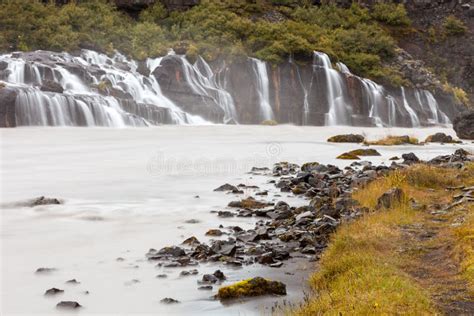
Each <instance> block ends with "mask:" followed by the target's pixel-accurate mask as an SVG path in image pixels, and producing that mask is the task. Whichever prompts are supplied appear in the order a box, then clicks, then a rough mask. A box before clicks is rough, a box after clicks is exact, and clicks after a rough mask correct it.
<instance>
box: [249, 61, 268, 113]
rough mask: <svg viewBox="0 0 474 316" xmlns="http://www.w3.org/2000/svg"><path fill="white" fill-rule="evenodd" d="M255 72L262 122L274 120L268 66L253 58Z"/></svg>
mask: <svg viewBox="0 0 474 316" xmlns="http://www.w3.org/2000/svg"><path fill="white" fill-rule="evenodd" d="M250 60H251V61H252V65H253V70H254V73H255V76H256V78H257V93H258V98H259V101H260V102H259V107H260V115H261V120H262V121H263V120H273V119H274V114H273V110H272V106H271V104H270V82H269V80H268V72H267V64H266V63H265V62H263V61H261V60H259V59H256V58H251V59H250Z"/></svg>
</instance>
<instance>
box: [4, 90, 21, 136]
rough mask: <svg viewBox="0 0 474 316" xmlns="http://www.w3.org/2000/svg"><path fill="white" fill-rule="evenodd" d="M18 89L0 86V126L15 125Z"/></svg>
mask: <svg viewBox="0 0 474 316" xmlns="http://www.w3.org/2000/svg"><path fill="white" fill-rule="evenodd" d="M17 96H18V91H17V90H16V89H10V88H8V87H6V88H2V87H0V105H1V106H0V127H16V105H15V103H16V98H17Z"/></svg>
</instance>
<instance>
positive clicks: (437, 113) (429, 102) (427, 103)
mask: <svg viewBox="0 0 474 316" xmlns="http://www.w3.org/2000/svg"><path fill="white" fill-rule="evenodd" d="M415 99H416V101H417V102H418V104H419V105H420V107H421V108H422V109H423V110H426V109H427V110H428V111H427V112H428V113H430V118H428V122H429V123H431V124H433V125H439V124H445V125H446V124H450V123H451V120H450V119H449V118H448V116H447V115H446V114H445V113H444V112H443V111H441V110H440V108H439V105H438V102H437V101H436V99H435V97H434V96H433V94H431V92H429V91H426V90H415Z"/></svg>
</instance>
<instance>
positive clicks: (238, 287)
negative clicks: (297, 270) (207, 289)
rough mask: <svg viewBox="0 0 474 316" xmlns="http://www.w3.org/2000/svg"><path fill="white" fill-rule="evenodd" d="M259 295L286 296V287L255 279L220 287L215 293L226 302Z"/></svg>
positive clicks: (278, 283) (259, 278)
mask: <svg viewBox="0 0 474 316" xmlns="http://www.w3.org/2000/svg"><path fill="white" fill-rule="evenodd" d="M261 295H286V285H285V284H284V283H282V282H279V281H271V280H267V279H265V278H262V277H255V278H253V279H247V280H243V281H240V282H237V283H234V284H232V285H229V286H224V287H221V288H220V289H219V292H218V293H217V298H219V299H220V300H227V299H234V298H239V297H251V296H261Z"/></svg>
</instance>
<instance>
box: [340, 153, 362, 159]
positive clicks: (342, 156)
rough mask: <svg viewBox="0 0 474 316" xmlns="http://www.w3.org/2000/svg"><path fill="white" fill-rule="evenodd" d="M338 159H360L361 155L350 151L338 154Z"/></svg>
mask: <svg viewBox="0 0 474 316" xmlns="http://www.w3.org/2000/svg"><path fill="white" fill-rule="evenodd" d="M337 159H344V160H360V158H359V156H357V155H355V154H352V153H350V152H348V153H343V154H340V155H339V156H337Z"/></svg>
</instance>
